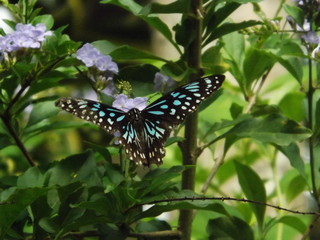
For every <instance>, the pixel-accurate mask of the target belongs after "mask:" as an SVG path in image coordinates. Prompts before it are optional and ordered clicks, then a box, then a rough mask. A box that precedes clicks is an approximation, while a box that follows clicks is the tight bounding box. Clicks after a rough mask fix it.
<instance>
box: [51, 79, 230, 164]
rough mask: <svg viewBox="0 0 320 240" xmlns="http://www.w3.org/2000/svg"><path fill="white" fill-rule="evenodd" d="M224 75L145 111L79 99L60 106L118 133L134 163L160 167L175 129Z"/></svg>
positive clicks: (184, 88) (193, 84)
mask: <svg viewBox="0 0 320 240" xmlns="http://www.w3.org/2000/svg"><path fill="white" fill-rule="evenodd" d="M223 81H224V76H223V75H214V76H209V77H204V78H201V79H198V80H196V81H193V82H190V83H188V84H186V85H183V86H181V87H179V88H177V89H175V90H173V91H172V92H169V93H167V94H166V95H164V96H163V97H161V98H159V99H158V100H156V101H155V102H153V103H151V104H150V105H148V106H147V107H146V108H145V109H143V110H141V111H140V110H139V109H137V108H132V109H130V110H129V111H127V112H125V111H122V110H121V109H117V108H114V107H111V106H109V105H106V104H103V103H100V102H96V101H92V100H87V99H78V98H60V99H59V100H57V102H56V106H58V107H60V108H62V109H63V110H65V111H67V112H70V113H72V114H74V115H76V116H77V117H80V118H82V119H84V120H87V121H90V122H93V123H94V124H96V125H98V126H100V127H101V128H103V129H105V130H106V131H107V132H109V133H111V134H114V133H116V132H117V133H118V135H120V137H119V143H120V144H122V145H123V146H124V148H125V152H126V153H127V155H128V156H129V158H130V159H131V160H134V161H135V162H137V163H139V164H143V165H146V166H149V165H150V164H152V163H155V164H157V165H160V164H161V163H162V159H163V157H164V155H165V149H164V146H163V145H164V142H165V141H166V139H167V138H168V137H169V135H170V132H171V130H172V129H173V128H174V127H175V126H177V125H179V124H180V123H182V122H183V121H184V119H185V118H186V116H187V115H188V114H190V113H191V112H193V111H195V110H196V109H197V107H198V105H199V104H200V103H201V102H202V101H204V100H205V99H207V98H208V97H209V96H210V95H211V94H212V93H213V92H215V91H216V90H217V89H218V88H219V87H220V86H221V85H222V83H223Z"/></svg>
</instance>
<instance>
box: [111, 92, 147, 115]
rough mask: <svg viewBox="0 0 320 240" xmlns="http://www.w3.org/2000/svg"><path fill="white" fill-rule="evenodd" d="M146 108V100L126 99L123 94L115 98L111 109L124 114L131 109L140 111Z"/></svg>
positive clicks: (143, 98) (138, 98)
mask: <svg viewBox="0 0 320 240" xmlns="http://www.w3.org/2000/svg"><path fill="white" fill-rule="evenodd" d="M146 106H147V98H145V97H136V98H128V96H127V95H125V94H119V95H117V96H116V97H115V100H114V102H113V103H112V107H115V108H118V109H121V110H122V111H124V112H128V111H129V110H130V109H132V108H137V109H139V110H140V111H142V110H143V109H144V108H145V107H146Z"/></svg>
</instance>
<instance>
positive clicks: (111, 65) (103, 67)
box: [96, 55, 119, 74]
mask: <svg viewBox="0 0 320 240" xmlns="http://www.w3.org/2000/svg"><path fill="white" fill-rule="evenodd" d="M96 67H97V68H98V69H99V70H100V71H101V72H104V71H109V72H112V73H115V74H117V73H118V72H119V69H118V65H117V64H116V63H115V62H112V59H111V57H110V56H108V55H107V56H104V55H101V56H100V57H99V58H98V59H97V62H96Z"/></svg>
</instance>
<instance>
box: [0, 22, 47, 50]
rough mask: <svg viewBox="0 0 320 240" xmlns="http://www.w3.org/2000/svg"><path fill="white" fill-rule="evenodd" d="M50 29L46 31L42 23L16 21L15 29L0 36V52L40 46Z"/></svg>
mask: <svg viewBox="0 0 320 240" xmlns="http://www.w3.org/2000/svg"><path fill="white" fill-rule="evenodd" d="M51 35H52V32H51V31H46V26H45V25H44V24H42V23H39V24H37V25H36V26H32V25H31V24H22V23H18V24H17V25H16V30H15V31H14V32H13V33H11V34H7V35H5V36H0V52H2V54H3V53H4V52H13V51H17V50H19V49H21V48H40V46H41V43H42V42H43V41H44V40H45V37H46V36H51Z"/></svg>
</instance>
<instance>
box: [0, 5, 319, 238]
mask: <svg viewBox="0 0 320 240" xmlns="http://www.w3.org/2000/svg"><path fill="white" fill-rule="evenodd" d="M2 2H3V4H4V6H5V7H7V8H8V9H9V10H10V11H11V12H12V14H13V15H14V17H15V20H14V21H11V20H4V22H5V23H6V24H7V25H8V26H9V27H11V28H12V29H15V26H16V24H17V23H25V24H32V25H36V24H38V23H42V24H44V25H45V26H46V28H47V30H51V31H52V35H51V36H47V37H46V40H45V41H44V42H43V43H42V44H41V47H40V48H21V49H19V50H18V51H14V52H8V53H4V52H3V51H2V50H1V49H0V50H1V52H0V54H1V55H0V63H1V65H0V150H1V152H0V239H26V238H34V239H76V238H81V237H82V235H81V234H83V235H86V236H89V237H101V238H106V239H126V238H128V237H140V238H141V239H142V238H147V237H149V238H150V239H158V238H157V237H158V236H157V234H155V233H154V232H158V231H164V233H167V234H168V235H166V236H165V238H164V239H172V238H171V237H170V236H172V235H170V234H176V232H177V231H175V230H176V227H175V226H177V223H176V219H175V215H174V214H171V213H172V212H174V211H175V210H193V211H194V212H195V214H194V225H193V227H192V232H193V238H194V239H200V238H202V239H248V240H250V239H274V238H275V236H276V237H277V239H289V238H290V239H291V238H292V239H293V238H299V237H302V236H305V235H306V232H307V231H310V229H311V227H310V223H311V222H310V219H309V217H308V216H301V215H297V214H290V215H289V214H287V213H285V212H281V213H280V214H274V213H273V212H271V211H267V205H266V203H272V204H274V205H276V206H281V207H288V206H290V207H291V206H295V205H297V203H296V201H297V199H299V198H302V197H305V196H306V195H307V196H308V197H305V199H304V200H303V201H304V202H302V204H301V203H299V204H300V205H305V206H306V205H308V206H313V205H317V206H318V205H319V199H320V197H319V196H320V185H319V184H320V173H319V169H320V158H319V156H320V144H319V136H320V95H319V82H320V81H319V79H318V76H319V73H318V71H319V66H318V58H317V57H318V56H317V53H316V54H313V53H315V52H313V51H315V49H316V45H317V44H315V43H308V41H306V40H304V41H302V42H301V40H300V39H297V38H296V36H295V35H294V33H296V29H297V28H298V26H299V27H303V25H304V23H305V20H306V19H308V20H309V22H310V24H311V25H312V29H314V30H318V26H319V24H318V23H317V19H318V13H317V12H316V11H315V10H314V9H318V8H315V7H310V6H309V8H303V7H301V6H292V5H287V4H283V5H281V6H280V8H281V9H283V10H284V11H285V12H286V13H287V14H288V15H290V17H291V24H292V22H293V23H294V24H297V25H298V26H297V25H295V27H292V32H286V31H282V30H280V29H283V28H282V26H283V25H284V22H285V19H284V18H282V17H281V16H278V15H277V16H275V17H274V18H273V19H269V18H267V17H266V15H265V14H264V12H263V10H262V9H260V6H259V5H258V4H259V2H260V1H258V0H232V1H224V0H219V1H206V3H205V4H204V5H203V8H202V9H198V10H199V11H198V15H195V14H194V13H193V12H192V11H191V3H192V0H176V1H174V2H172V3H170V4H166V5H164V4H158V3H149V4H147V5H145V6H143V5H140V4H138V3H137V2H136V1H133V0H126V1H124V0H102V1H101V2H100V4H112V5H113V6H116V7H119V8H122V9H124V10H126V11H127V12H129V13H130V14H132V17H134V18H138V19H141V20H143V21H144V22H145V23H146V24H148V26H150V27H151V28H152V29H154V30H156V31H158V32H159V33H160V34H162V35H163V37H164V38H165V39H166V40H167V42H168V43H169V44H171V45H172V46H173V48H174V49H175V50H176V52H177V53H178V56H179V57H178V59H176V60H172V59H166V58H164V57H160V56H157V55H155V54H154V53H151V52H149V51H147V50H142V49H140V48H138V47H133V46H131V45H129V44H128V45H120V44H119V43H115V42H111V41H108V40H97V41H95V42H93V43H92V45H93V46H94V47H96V48H97V49H99V51H100V52H101V53H102V54H105V55H106V54H108V55H110V56H111V57H112V59H113V61H115V62H117V63H119V64H121V65H120V69H119V74H118V75H117V76H115V79H116V80H118V82H116V81H115V83H116V85H119V86H121V88H123V86H124V85H125V84H127V88H128V89H129V88H130V91H127V92H129V93H130V94H131V95H132V96H148V97H150V99H152V100H153V99H155V98H157V97H158V94H157V95H156V94H154V88H153V78H154V75H155V73H157V72H161V73H163V74H165V75H168V76H170V77H172V78H173V79H175V80H176V81H177V84H180V83H182V82H185V81H186V80H187V79H188V78H189V77H190V75H191V74H194V73H197V72H199V69H193V68H192V67H190V66H189V63H188V61H187V59H188V58H187V56H188V55H190V52H188V51H189V50H188V49H189V48H190V46H191V43H193V41H194V39H195V38H196V37H197V33H196V31H194V21H193V20H194V19H201V21H200V23H201V27H200V28H201V31H202V32H201V34H200V35H201V38H202V39H201V43H199V45H201V46H198V47H199V49H200V48H201V53H202V54H201V67H202V69H201V70H202V71H203V73H204V74H205V75H209V74H218V73H219V74H220V73H225V72H227V71H228V75H227V79H226V81H225V83H224V85H223V90H219V91H218V92H217V94H216V95H214V96H212V97H210V98H209V99H208V100H207V101H206V102H204V103H203V104H202V105H201V106H200V107H199V109H198V110H199V129H198V135H197V136H192V137H194V138H195V139H196V141H197V142H199V147H198V148H197V149H196V152H195V155H197V156H199V163H198V164H197V166H196V169H197V175H196V182H195V186H196V188H195V190H194V191H193V190H186V189H182V187H181V175H182V173H183V172H184V171H186V170H187V169H190V168H194V167H195V166H183V165H182V164H181V155H182V154H181V151H182V150H183V144H182V143H183V142H184V141H185V138H184V137H183V135H182V132H183V131H188V130H189V129H186V128H185V127H184V125H182V126H181V127H179V128H178V129H176V130H175V131H173V133H172V136H171V137H170V138H169V139H168V140H167V142H166V144H165V147H166V150H167V154H166V158H165V160H164V165H163V166H160V167H158V168H156V167H154V166H152V167H151V168H150V169H149V168H143V167H137V166H135V165H134V164H133V162H132V161H129V160H128V159H127V157H126V155H125V154H124V152H123V149H122V147H121V145H116V144H114V141H113V136H109V135H107V134H105V133H101V132H100V131H98V130H97V127H94V126H93V125H92V124H89V123H85V122H83V121H81V120H77V119H75V118H72V117H70V116H68V115H66V114H62V113H59V111H58V108H56V107H55V106H54V102H55V100H56V99H57V98H58V97H60V96H77V97H81V96H82V95H84V94H85V93H86V92H90V93H92V92H93V93H95V94H96V95H97V98H98V99H100V100H104V101H106V102H108V103H111V101H112V100H113V99H112V98H110V96H107V94H105V92H104V91H100V89H99V88H98V87H97V86H98V84H97V82H98V80H97V79H94V77H93V76H94V74H92V72H89V70H88V69H89V68H88V67H85V66H84V65H83V63H82V62H81V61H80V60H79V59H77V58H76V55H75V53H76V51H77V49H78V48H79V47H80V46H81V44H82V43H80V42H76V41H74V40H72V39H71V38H70V37H69V36H68V35H67V34H65V33H64V32H65V29H66V28H67V26H62V27H59V28H56V26H55V22H54V18H53V17H52V16H51V15H49V14H46V15H41V9H39V8H35V6H36V3H37V1H36V0H19V1H18V2H17V4H10V3H8V2H7V1H2ZM247 3H251V4H252V5H253V6H254V11H255V13H256V14H257V16H258V18H259V20H250V19H248V20H246V21H242V22H232V20H231V19H232V17H233V14H234V13H235V12H236V11H237V10H238V9H239V8H240V7H241V6H242V5H243V4H247ZM280 8H279V9H278V10H279V12H280ZM308 11H309V12H308ZM159 14H179V16H181V20H180V21H179V22H177V23H176V25H175V26H174V27H173V29H170V27H169V26H168V25H167V24H166V23H165V22H164V21H163V20H162V19H161V18H160V17H159ZM277 14H278V13H277ZM299 31H302V30H299ZM0 33H1V35H5V32H4V30H2V29H1V30H0ZM136 46H137V45H136ZM0 47H1V45H0ZM311 56H312V57H311ZM313 65H316V67H313ZM279 66H280V67H281V69H282V71H283V72H281V73H280V74H278V75H277V76H275V75H274V74H273V73H274V69H276V67H279ZM91 70H92V69H91ZM94 71H97V69H94V70H93V72H94ZM315 73H316V74H315ZM90 74H91V75H90ZM315 76H316V77H315ZM104 77H105V76H104ZM315 78H317V79H315ZM120 81H126V82H122V83H121V84H120ZM95 84H96V85H95ZM131 88H132V91H131ZM215 152H219V154H218V155H220V156H219V157H216V156H217V155H216V154H215ZM202 153H203V154H202ZM306 159H308V160H309V161H306ZM119 162H120V163H119ZM307 162H308V163H307ZM279 163H281V164H279ZM175 165H176V166H175ZM280 165H281V166H282V165H286V167H284V168H283V169H282V168H281V169H279V166H280ZM230 182H231V184H229V183H230ZM267 183H268V185H267ZM228 185H231V188H230V187H228ZM270 185H272V187H270ZM200 189H202V190H201V194H200ZM212 196H214V197H219V196H223V197H225V198H221V199H218V198H217V199H214V200H213V198H212ZM226 196H230V197H234V198H236V199H237V200H238V201H236V202H232V203H231V202H230V201H219V200H227V199H226ZM243 198H246V199H248V200H251V202H250V203H248V202H246V201H244V200H243ZM228 200H231V199H228ZM306 201H308V204H307V203H306ZM254 202H255V203H254ZM289 204H290V205H289ZM146 205H149V208H145V206H146ZM268 210H269V209H268ZM273 210H276V211H279V210H277V209H276V208H275V209H273ZM311 210H312V211H313V210H314V209H311ZM311 210H310V209H303V210H301V211H307V212H309V211H311ZM314 211H318V209H315V210H314ZM163 213H165V214H168V215H167V216H170V217H169V219H168V218H166V220H160V219H158V218H157V217H158V216H159V215H160V214H163ZM277 215H278V216H277ZM289 232H290V233H289ZM147 233H148V234H151V235H144V234H147ZM169 233H170V234H169ZM287 233H288V235H286V234H287ZM177 236H178V234H176V235H174V237H176V238H177ZM288 237H289V238H288Z"/></svg>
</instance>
